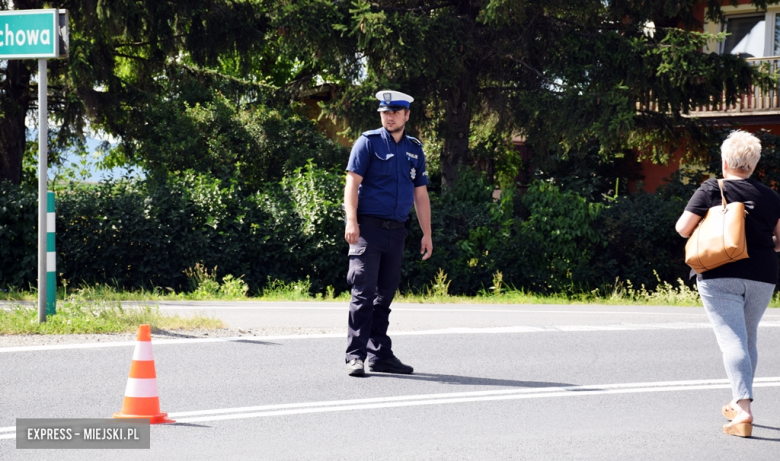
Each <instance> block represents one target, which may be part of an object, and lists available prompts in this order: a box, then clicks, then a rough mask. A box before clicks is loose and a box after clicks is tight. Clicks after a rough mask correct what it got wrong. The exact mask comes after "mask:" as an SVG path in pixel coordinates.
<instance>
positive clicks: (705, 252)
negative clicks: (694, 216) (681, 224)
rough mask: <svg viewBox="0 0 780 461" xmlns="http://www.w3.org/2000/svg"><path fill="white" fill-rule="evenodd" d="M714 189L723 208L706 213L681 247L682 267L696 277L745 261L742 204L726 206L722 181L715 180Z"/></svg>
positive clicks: (719, 206) (746, 254) (745, 213)
mask: <svg viewBox="0 0 780 461" xmlns="http://www.w3.org/2000/svg"><path fill="white" fill-rule="evenodd" d="M718 187H720V197H721V199H722V200H723V204H721V205H718V206H714V207H712V208H710V209H709V210H707V214H706V215H705V216H704V219H702V220H701V221H700V222H699V225H698V226H697V227H696V230H694V231H693V234H691V237H690V238H689V239H688V243H686V244H685V264H687V265H689V266H691V269H693V270H694V271H695V272H696V273H697V274H701V273H702V272H706V271H708V270H710V269H715V268H716V267H720V266H722V265H724V264H727V263H730V262H733V261H738V260H740V259H745V258H748V257H749V256H748V252H747V242H746V241H745V216H747V210H745V204H744V203H742V202H731V203H727V202H726V196H725V195H724V194H723V180H722V179H719V180H718Z"/></svg>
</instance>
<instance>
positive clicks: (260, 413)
mask: <svg viewBox="0 0 780 461" xmlns="http://www.w3.org/2000/svg"><path fill="white" fill-rule="evenodd" d="M730 387H731V386H730V385H729V383H728V380H726V379H707V380H689V381H659V382H645V383H616V384H596V385H585V386H554V387H541V388H526V389H504V390H492V391H474V392H450V393H440V394H420V395H403V396H394V397H377V398H368V399H353V400H330V401H323V402H303V403H286V404H276V405H260V406H252V407H238V408H220V409H212V410H198V411H182V412H175V413H168V416H169V417H171V418H176V422H178V423H193V422H203V421H224V420H231V419H248V418H262V417H270V416H287V415H300V414H313V413H329V412H336V411H351V410H370V409H378V408H399V407H413V406H421V405H442V404H453V403H471V402H491V401H499V400H521V399H539V398H558V397H582V396H591V395H608V394H639V393H650V392H673V391H693V390H712V389H729V388H730ZM753 387H780V377H768V378H756V379H755V381H754V383H753ZM15 431H16V427H15V426H10V427H0V439H13V438H16V433H15ZM3 433H8V434H3Z"/></svg>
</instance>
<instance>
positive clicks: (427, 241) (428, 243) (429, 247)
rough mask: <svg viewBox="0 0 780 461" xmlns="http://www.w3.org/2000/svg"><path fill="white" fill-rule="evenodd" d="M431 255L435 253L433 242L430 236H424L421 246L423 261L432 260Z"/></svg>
mask: <svg viewBox="0 0 780 461" xmlns="http://www.w3.org/2000/svg"><path fill="white" fill-rule="evenodd" d="M426 251H427V252H426ZM431 253H433V240H432V239H431V236H430V235H423V238H422V242H421V244H420V254H421V255H423V257H422V259H423V261H425V260H426V259H428V258H430V257H431Z"/></svg>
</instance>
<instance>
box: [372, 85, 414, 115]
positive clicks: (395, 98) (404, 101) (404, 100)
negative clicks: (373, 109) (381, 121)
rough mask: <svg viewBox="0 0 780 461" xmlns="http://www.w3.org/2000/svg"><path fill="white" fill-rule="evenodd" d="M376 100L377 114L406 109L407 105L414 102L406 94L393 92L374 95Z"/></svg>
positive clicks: (388, 91) (381, 92)
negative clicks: (377, 101)
mask: <svg viewBox="0 0 780 461" xmlns="http://www.w3.org/2000/svg"><path fill="white" fill-rule="evenodd" d="M376 98H377V99H378V100H379V109H377V111H379V112H385V111H388V110H393V111H395V110H401V109H408V108H409V103H411V102H412V101H414V98H413V97H411V96H409V95H408V94H404V93H401V92H400V91H393V90H382V91H380V92H378V93H377V94H376Z"/></svg>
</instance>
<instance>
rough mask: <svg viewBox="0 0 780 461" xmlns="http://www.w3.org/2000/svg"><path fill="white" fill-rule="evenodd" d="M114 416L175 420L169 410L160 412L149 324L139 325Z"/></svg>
mask: <svg viewBox="0 0 780 461" xmlns="http://www.w3.org/2000/svg"><path fill="white" fill-rule="evenodd" d="M114 418H149V423H150V424H161V423H175V422H176V421H174V420H172V419H168V413H160V397H159V395H157V374H156V373H155V371H154V357H153V356H152V332H151V328H150V327H149V325H141V326H139V327H138V343H137V344H136V345H135V352H133V363H132V365H130V376H129V377H128V378H127V387H126V388H125V401H124V403H123V404H122V411H120V412H119V413H114Z"/></svg>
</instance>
